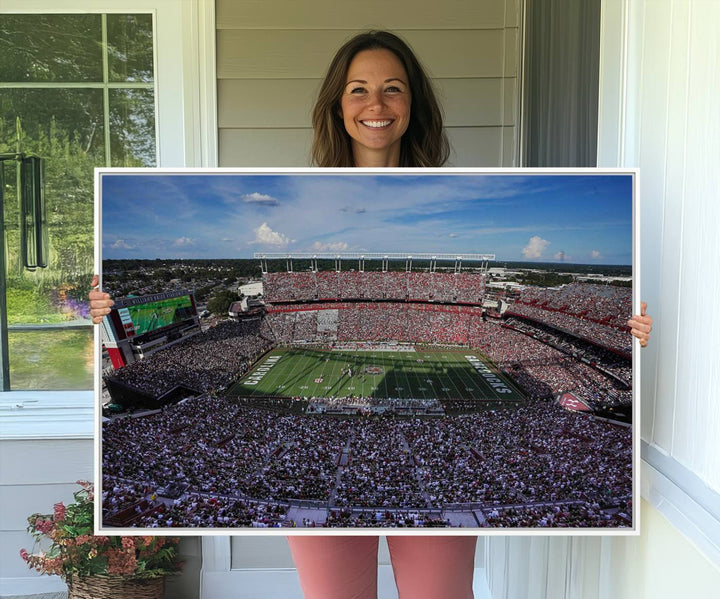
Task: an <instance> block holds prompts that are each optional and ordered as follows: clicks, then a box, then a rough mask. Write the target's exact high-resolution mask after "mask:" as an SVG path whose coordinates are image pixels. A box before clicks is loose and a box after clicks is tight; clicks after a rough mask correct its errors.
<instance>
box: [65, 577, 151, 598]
mask: <svg viewBox="0 0 720 599" xmlns="http://www.w3.org/2000/svg"><path fill="white" fill-rule="evenodd" d="M164 595H165V578H164V577H162V576H160V577H159V578H145V579H135V578H124V577H122V576H88V577H87V578H77V579H75V580H73V581H72V583H68V599H163V597H164Z"/></svg>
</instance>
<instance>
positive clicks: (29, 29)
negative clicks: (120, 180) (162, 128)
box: [0, 14, 157, 390]
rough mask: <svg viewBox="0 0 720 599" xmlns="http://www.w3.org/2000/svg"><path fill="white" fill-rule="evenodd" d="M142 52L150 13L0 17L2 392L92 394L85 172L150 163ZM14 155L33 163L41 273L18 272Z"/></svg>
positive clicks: (146, 52) (149, 92)
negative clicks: (41, 196)
mask: <svg viewBox="0 0 720 599" xmlns="http://www.w3.org/2000/svg"><path fill="white" fill-rule="evenodd" d="M153 51H154V49H153V20H152V15H150V14H137V15H127V14H125V15H121V14H110V15H105V14H91V15H87V14H52V15H41V14H16V15H3V17H2V19H0V155H2V156H3V158H4V159H3V161H2V162H1V163H0V168H2V172H3V178H2V181H3V189H2V191H3V194H2V198H3V205H2V217H3V218H2V224H3V249H4V258H5V260H4V262H5V272H4V277H5V283H6V285H5V290H4V293H5V295H6V307H7V308H6V313H7V330H6V331H0V335H3V336H5V342H6V346H7V348H8V349H7V352H5V351H3V347H4V345H5V344H0V354H2V355H0V358H1V359H2V360H3V361H5V362H6V363H7V362H9V389H13V390H20V389H45V390H60V389H91V388H92V370H93V369H92V361H93V351H92V344H93V329H92V325H91V322H90V320H89V315H88V312H87V303H86V298H87V293H88V291H89V284H90V280H91V277H92V274H93V219H94V212H93V168H94V167H96V166H133V167H138V166H155V164H156V154H157V151H156V148H157V144H156V133H155V77H154V67H153V65H154V56H153ZM18 154H23V155H34V156H40V157H42V158H43V159H44V162H45V168H44V181H45V203H46V210H47V214H46V223H47V233H48V240H49V261H48V266H47V268H37V269H35V270H29V269H27V268H25V267H24V266H23V263H22V254H21V251H20V241H21V234H20V233H21V229H20V210H19V206H18V203H19V198H18V193H17V188H18V182H17V168H18V167H17V165H18V163H17V161H16V160H15V156H16V155H18ZM0 274H2V273H1V272H0ZM0 306H2V301H0ZM0 320H1V319H0ZM0 328H1V327H0ZM4 386H5V387H6V389H5V390H7V389H8V381H4Z"/></svg>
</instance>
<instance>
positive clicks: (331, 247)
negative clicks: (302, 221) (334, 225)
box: [312, 241, 348, 252]
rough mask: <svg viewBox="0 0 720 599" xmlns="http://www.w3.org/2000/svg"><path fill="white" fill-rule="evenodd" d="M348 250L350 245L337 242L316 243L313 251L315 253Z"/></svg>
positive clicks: (313, 245)
mask: <svg viewBox="0 0 720 599" xmlns="http://www.w3.org/2000/svg"><path fill="white" fill-rule="evenodd" d="M347 248H348V244H347V243H345V242H344V241H335V242H332V241H331V242H329V243H322V242H320V241H316V242H315V243H313V244H312V249H313V251H315V252H343V251H345V250H346V249H347Z"/></svg>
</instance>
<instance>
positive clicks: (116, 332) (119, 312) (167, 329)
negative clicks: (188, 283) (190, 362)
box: [102, 290, 200, 368]
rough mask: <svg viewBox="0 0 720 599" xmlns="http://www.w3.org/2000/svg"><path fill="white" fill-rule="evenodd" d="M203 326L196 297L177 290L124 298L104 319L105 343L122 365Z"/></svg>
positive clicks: (114, 358) (111, 356)
mask: <svg viewBox="0 0 720 599" xmlns="http://www.w3.org/2000/svg"><path fill="white" fill-rule="evenodd" d="M199 328H200V325H199V320H198V314H197V307H196V305H195V297H194V296H193V294H192V293H191V292H189V291H184V290H183V291H175V292H166V293H156V294H153V295H143V296H137V297H126V298H120V299H118V300H116V301H115V304H114V305H113V307H112V309H111V311H110V314H108V315H107V316H106V317H105V318H104V319H103V328H102V331H103V344H104V345H105V347H106V349H107V350H108V354H109V356H110V359H111V361H112V364H113V366H114V367H115V368H121V367H122V366H125V365H126V364H129V363H131V362H134V361H135V360H136V359H138V358H140V357H142V355H143V354H145V353H148V352H149V350H152V351H157V350H158V349H160V348H161V347H163V346H165V345H166V344H168V343H170V342H173V341H176V340H179V339H181V338H183V337H186V336H187V335H188V334H189V333H194V332H196V331H198V330H199Z"/></svg>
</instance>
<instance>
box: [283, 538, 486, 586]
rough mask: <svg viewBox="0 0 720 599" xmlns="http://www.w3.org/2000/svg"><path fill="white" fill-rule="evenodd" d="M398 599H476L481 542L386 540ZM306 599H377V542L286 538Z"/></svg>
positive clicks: (471, 540) (354, 539) (374, 540)
mask: <svg viewBox="0 0 720 599" xmlns="http://www.w3.org/2000/svg"><path fill="white" fill-rule="evenodd" d="M387 540H388V546H389V548H390V558H391V561H392V565H393V571H394V573H395V583H396V584H397V588H398V594H399V597H400V599H472V597H473V592H472V580H473V570H474V567H475V564H474V562H475V544H476V542H477V537H474V536H468V537H409V536H403V537H394V536H390V537H388V539H387ZM288 542H289V543H290V550H291V551H292V555H293V559H294V560H295V566H296V567H297V571H298V575H299V576H300V584H301V585H302V589H303V593H304V595H305V599H375V598H376V597H377V551H378V537H344V536H343V537H340V536H337V537H331V536H326V537H314V536H312V537H311V536H308V537H288Z"/></svg>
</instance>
